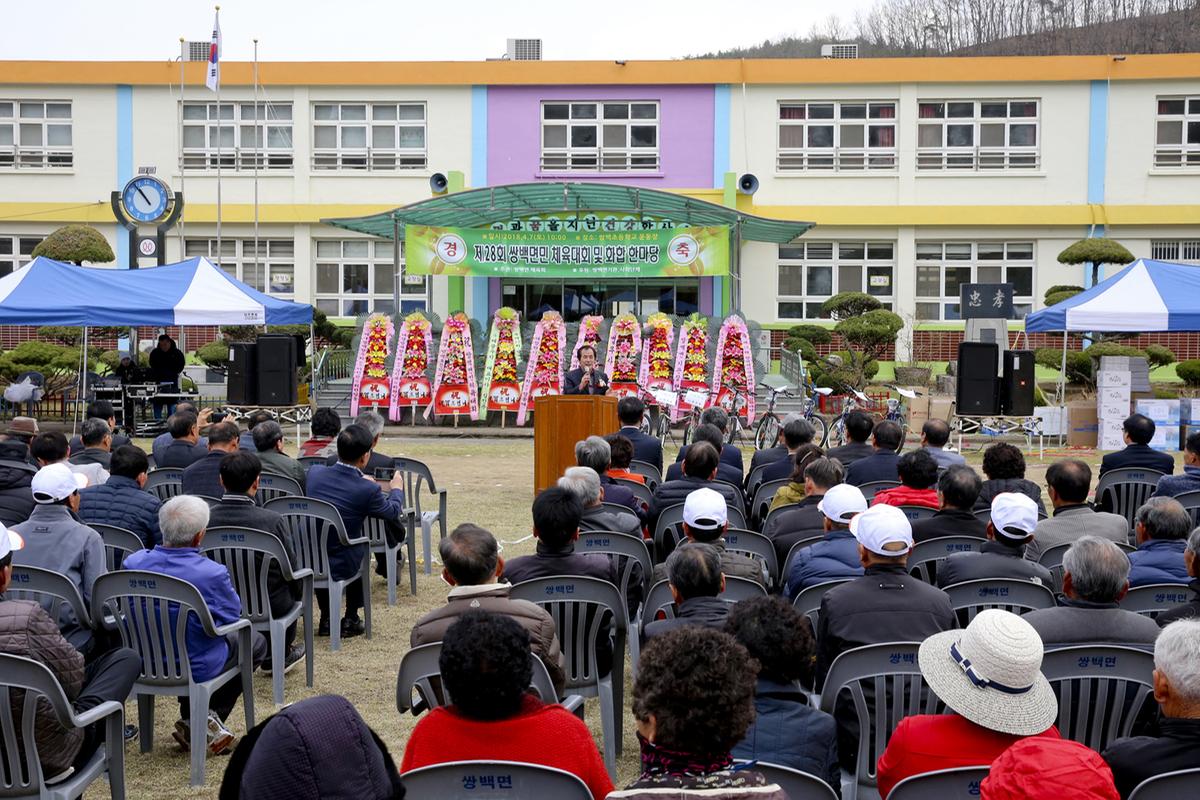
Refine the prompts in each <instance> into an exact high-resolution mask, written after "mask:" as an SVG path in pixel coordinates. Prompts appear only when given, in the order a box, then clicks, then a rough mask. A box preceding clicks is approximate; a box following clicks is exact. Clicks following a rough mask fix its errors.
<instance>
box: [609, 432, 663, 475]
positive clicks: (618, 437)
mask: <svg viewBox="0 0 1200 800" xmlns="http://www.w3.org/2000/svg"><path fill="white" fill-rule="evenodd" d="M604 441H606V442H608V450H609V461H608V472H607V473H605V474H607V475H608V477H610V478H622V479H624V480H627V481H633V482H635V483H640V484H642V485H643V486H644V485H645V484H646V476H645V475H640V474H638V473H636V472H631V471H630V469H629V465H630V463H631V462H632V461H633V442H631V441H629V438H628V437H626V436H625V435H624V434H621V433H610V434H609V435H608V436H605V437H604ZM654 441H656V442H657V441H658V440H657V439H655V440H654ZM639 460H640V459H639Z"/></svg>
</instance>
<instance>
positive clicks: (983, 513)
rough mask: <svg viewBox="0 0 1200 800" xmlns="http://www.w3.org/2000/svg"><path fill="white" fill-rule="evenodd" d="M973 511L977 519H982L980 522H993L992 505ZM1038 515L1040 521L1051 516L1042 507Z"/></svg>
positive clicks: (985, 523)
mask: <svg viewBox="0 0 1200 800" xmlns="http://www.w3.org/2000/svg"><path fill="white" fill-rule="evenodd" d="M973 513H974V514H975V519H977V520H979V521H980V522H982V523H983V524H984V525H987V524H988V523H989V522H991V521H992V509H991V507H988V508H980V509H977V510H976V511H975V512H973ZM1037 516H1038V521H1041V520H1044V519H1049V517H1048V516H1047V514H1046V512H1045V511H1042V510H1041V509H1040V508H1039V509H1038V512H1037Z"/></svg>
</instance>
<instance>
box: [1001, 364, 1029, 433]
mask: <svg viewBox="0 0 1200 800" xmlns="http://www.w3.org/2000/svg"><path fill="white" fill-rule="evenodd" d="M1000 413H1001V414H1006V415H1008V416H1010V417H1028V416H1030V415H1032V414H1033V351H1032V350H1005V351H1004V378H1003V380H1002V382H1001V385H1000Z"/></svg>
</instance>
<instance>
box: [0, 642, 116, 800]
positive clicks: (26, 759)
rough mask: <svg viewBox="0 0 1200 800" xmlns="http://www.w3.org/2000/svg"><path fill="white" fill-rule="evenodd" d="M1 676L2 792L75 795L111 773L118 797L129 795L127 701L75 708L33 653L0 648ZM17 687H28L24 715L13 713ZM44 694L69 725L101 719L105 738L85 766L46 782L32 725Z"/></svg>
mask: <svg viewBox="0 0 1200 800" xmlns="http://www.w3.org/2000/svg"><path fill="white" fill-rule="evenodd" d="M0 676H3V677H2V678H0V744H3V747H2V748H0V797H11V798H40V800H74V798H76V797H82V796H83V793H84V791H85V790H86V789H87V788H88V786H89V785H91V783H92V781H94V780H96V778H98V777H100V776H101V775H104V774H107V777H108V786H109V793H110V795H111V796H112V798H113V800H124V798H125V739H124V728H125V707H124V706H122V705H121V704H120V703H118V702H117V701H115V700H109V701H107V702H104V703H101V704H100V705H98V706H95V707H94V708H89V709H88V710H87V711H84V712H83V713H82V714H76V713H75V709H74V708H73V707H72V706H71V701H70V700H68V699H67V693H66V692H64V691H63V688H62V686H61V685H60V684H59V682H58V679H57V678H55V677H54V673H52V672H51V671H50V669H49V668H48V667H47V666H46V665H45V664H42V663H41V662H39V661H34V660H33V659H31V658H24V657H22V656H15V655H10V654H8V653H0ZM14 691H24V692H25V699H24V700H23V701H22V702H21V704H20V705H19V706H18V708H19V710H20V713H19V715H17V714H14V713H13V697H12V693H13V692H14ZM42 698H45V700H46V702H47V703H48V704H49V706H50V710H51V711H52V712H53V713H54V717H55V718H56V719H57V720H58V724H59V725H61V726H62V727H63V728H65V729H67V730H69V731H70V730H78V729H81V728H84V727H86V726H88V725H92V724H99V723H100V722H101V721H103V724H104V734H105V735H104V743H103V744H102V745H101V746H100V747H97V748H96V752H95V753H94V754H93V755H92V757H91V758H89V759H88V760H87V763H85V764H84V765H83V766H82V767H81V768H78V769H76V770H75V772H74V773H72V774H71V775H70V776H69V777H68V778H66V779H65V780H62V781H59V782H58V783H55V784H53V785H52V786H47V785H46V775H45V773H44V772H43V771H42V765H41V762H40V761H39V760H38V752H37V740H36V738H35V737H34V730H33V729H34V723H35V721H36V719H37V705H38V701H39V700H40V699H42ZM51 777H53V776H51Z"/></svg>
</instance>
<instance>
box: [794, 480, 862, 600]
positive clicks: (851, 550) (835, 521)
mask: <svg viewBox="0 0 1200 800" xmlns="http://www.w3.org/2000/svg"><path fill="white" fill-rule="evenodd" d="M817 509H818V510H819V511H820V512H821V519H822V520H823V522H824V525H825V528H824V530H825V538H824V539H822V540H821V541H819V542H817V543H815V544H811V545H809V546H808V547H804V548H801V550H800V551H799V552H798V553H796V556H795V558H793V559H792V565H791V567H790V568H789V570H788V574H787V586H786V587H785V590H784V595H785V596H786V597H787V598H788V599H789V600H791V599H792V598H794V597H795V596H796V595H797V594H799V593H800V590H801V589H807V588H808V587H809V586H816V585H817V584H818V583H825V582H826V581H837V580H843V579H845V578H857V577H859V576H860V575H862V574H863V566H862V561H861V560H860V559H859V557H858V540H856V539H855V538H854V534H853V533H851V532H850V520H852V519H853V518H854V516H855V515H856V514H861V513H862V512H864V511H866V510H867V498H865V497H864V496H863V493H862V492H861V491H859V488H858V487H857V486H851V485H850V484H848V483H839V484H838V485H836V486H833V487H831V488H830V489H829V490H828V491H827V492H825V496H824V497H822V498H821V500H820V502H818V503H817Z"/></svg>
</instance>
